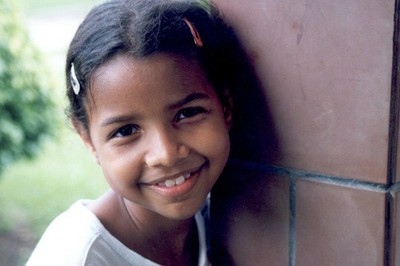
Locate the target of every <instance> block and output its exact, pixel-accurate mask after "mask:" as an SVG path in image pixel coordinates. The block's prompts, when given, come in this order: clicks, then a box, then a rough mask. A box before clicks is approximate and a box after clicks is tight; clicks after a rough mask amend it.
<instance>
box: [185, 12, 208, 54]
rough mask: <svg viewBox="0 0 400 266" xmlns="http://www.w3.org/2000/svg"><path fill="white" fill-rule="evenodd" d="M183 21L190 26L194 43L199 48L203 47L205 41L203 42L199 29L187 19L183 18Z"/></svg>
mask: <svg viewBox="0 0 400 266" xmlns="http://www.w3.org/2000/svg"><path fill="white" fill-rule="evenodd" d="M183 20H184V21H185V23H186V24H187V25H188V27H189V29H190V32H191V33H192V36H193V40H194V43H195V44H196V45H197V46H198V47H203V45H204V44H203V41H202V40H201V37H200V34H199V32H198V31H197V29H196V28H195V27H194V26H193V24H192V23H191V22H190V21H189V20H188V19H187V18H183Z"/></svg>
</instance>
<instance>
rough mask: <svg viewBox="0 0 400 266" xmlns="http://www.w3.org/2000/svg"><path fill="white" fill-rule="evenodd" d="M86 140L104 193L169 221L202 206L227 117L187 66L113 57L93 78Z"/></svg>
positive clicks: (224, 143)
mask: <svg viewBox="0 0 400 266" xmlns="http://www.w3.org/2000/svg"><path fill="white" fill-rule="evenodd" d="M88 95H89V96H88V99H89V100H88V101H89V102H88V112H89V135H86V134H85V133H81V135H82V137H83V139H84V141H85V143H86V144H87V145H88V146H89V148H90V149H91V150H92V152H93V153H94V155H95V156H96V158H97V160H98V162H99V164H100V166H101V168H102V170H103V172H104V175H105V178H106V179H107V181H108V183H109V184H110V186H111V188H112V189H113V190H114V191H115V192H116V193H118V194H119V195H120V196H122V197H124V198H126V199H127V200H129V201H131V202H133V203H134V206H138V207H140V208H141V209H144V210H146V211H147V210H150V211H152V212H155V213H157V214H160V215H162V216H165V217H169V218H173V219H185V218H188V217H191V216H192V215H194V214H195V213H196V211H197V210H198V209H199V208H200V207H201V205H202V204H203V202H204V199H205V198H206V196H207V194H208V193H209V191H210V190H211V188H212V186H213V185H214V183H215V182H216V180H217V178H218V176H219V175H220V173H221V171H222V169H223V168H224V166H225V163H226V161H227V158H228V154H229V135H228V131H229V128H230V124H231V114H230V111H229V110H228V111H224V109H223V107H222V106H221V103H220V101H219V99H218V97H217V95H216V93H215V91H214V89H213V88H212V86H211V85H210V83H209V82H208V81H207V80H206V79H205V77H204V75H203V73H202V72H201V71H200V70H199V69H198V68H197V67H196V66H194V64H192V63H191V62H189V61H187V60H184V59H177V58H173V57H171V56H168V55H155V56H153V57H151V58H148V59H143V60H136V59H132V58H130V57H128V56H122V55H121V56H117V57H116V58H114V59H112V60H111V61H110V62H108V63H106V64H105V65H103V66H101V67H100V68H99V69H98V70H97V71H96V72H95V73H94V75H93V79H92V83H91V90H90V92H88Z"/></svg>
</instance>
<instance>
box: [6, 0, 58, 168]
mask: <svg viewBox="0 0 400 266" xmlns="http://www.w3.org/2000/svg"><path fill="white" fill-rule="evenodd" d="M49 38H50V36H49ZM44 69H45V67H44V64H43V62H42V61H41V58H40V56H39V53H38V51H37V50H36V49H35V48H34V47H33V45H32V43H31V42H30V40H29V37H28V34H27V32H26V31H25V30H24V28H23V27H22V25H21V22H20V18H19V15H18V12H17V9H16V6H15V1H14V0H0V173H1V172H2V171H3V170H4V168H5V166H7V165H9V164H11V163H13V162H15V161H16V160H19V159H21V158H32V157H33V156H34V155H36V154H37V152H38V151H39V148H40V145H41V142H42V140H43V139H44V137H46V136H49V135H51V132H52V130H53V125H54V122H55V116H54V104H53V102H52V100H51V97H50V95H49V94H50V82H49V81H50V79H49V75H47V71H45V70H44Z"/></svg>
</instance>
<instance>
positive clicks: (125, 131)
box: [111, 125, 139, 138]
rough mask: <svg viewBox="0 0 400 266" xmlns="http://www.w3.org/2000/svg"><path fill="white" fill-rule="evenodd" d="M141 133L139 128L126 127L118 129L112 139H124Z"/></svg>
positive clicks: (134, 126)
mask: <svg viewBox="0 0 400 266" xmlns="http://www.w3.org/2000/svg"><path fill="white" fill-rule="evenodd" d="M138 131H139V127H138V126H136V125H126V126H123V127H121V128H120V129H118V130H117V131H116V132H115V133H114V134H113V135H112V136H111V137H112V138H123V137H128V136H131V135H134V134H136V133H137V132H138Z"/></svg>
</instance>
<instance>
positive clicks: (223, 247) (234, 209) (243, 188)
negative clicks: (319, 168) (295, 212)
mask: <svg viewBox="0 0 400 266" xmlns="http://www.w3.org/2000/svg"><path fill="white" fill-rule="evenodd" d="M211 199H212V200H211V202H212V203H211V207H212V208H211V217H212V224H211V230H212V232H211V235H212V236H214V239H213V241H212V242H213V244H212V251H213V256H212V257H213V265H277V266H278V265H288V254H289V253H288V228H289V226H288V210H289V181H288V179H287V178H285V177H276V176H265V175H261V174H255V173H251V172H243V171H239V170H237V169H236V170H233V171H227V172H226V173H225V174H224V175H223V177H222V178H221V179H220V180H219V181H218V184H217V185H216V187H215V189H214V191H213V194H212V197H211Z"/></svg>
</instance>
